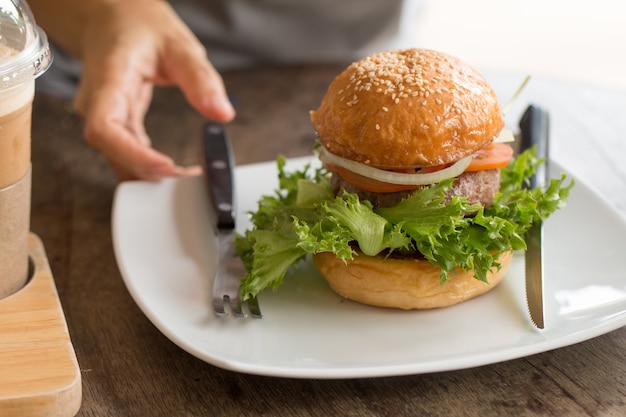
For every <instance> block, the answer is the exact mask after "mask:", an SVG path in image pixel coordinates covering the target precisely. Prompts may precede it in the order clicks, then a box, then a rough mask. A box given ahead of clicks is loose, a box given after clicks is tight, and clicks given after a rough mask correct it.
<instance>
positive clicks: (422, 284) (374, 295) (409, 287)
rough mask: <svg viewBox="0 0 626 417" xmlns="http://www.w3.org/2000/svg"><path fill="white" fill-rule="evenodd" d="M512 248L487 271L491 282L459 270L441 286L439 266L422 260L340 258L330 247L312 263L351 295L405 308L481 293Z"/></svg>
mask: <svg viewBox="0 0 626 417" xmlns="http://www.w3.org/2000/svg"><path fill="white" fill-rule="evenodd" d="M511 258H512V252H510V251H509V252H503V253H502V254H500V257H499V258H498V263H499V264H500V269H497V268H493V269H492V270H491V271H490V273H488V274H487V280H488V281H489V283H488V284H487V283H485V282H483V281H480V280H478V279H476V278H474V272H473V271H471V270H470V271H463V270H461V269H458V270H457V273H456V274H455V273H451V274H450V279H449V280H448V281H447V282H446V283H445V284H443V285H441V284H440V283H439V272H440V271H441V268H439V267H437V266H435V265H433V264H431V263H430V262H428V261H426V260H423V259H422V260H420V259H415V258H394V257H388V258H385V257H384V256H380V255H379V256H367V255H363V254H362V253H359V255H358V256H355V257H354V258H353V259H352V260H350V261H346V262H344V261H342V260H341V259H339V258H337V257H336V256H335V255H333V254H332V253H329V252H323V253H318V254H316V255H314V256H313V260H314V262H315V266H316V267H317V269H318V271H319V272H320V273H321V274H322V276H323V277H324V279H325V280H326V282H328V285H329V286H330V287H331V288H332V289H333V291H335V292H336V293H338V294H339V295H341V296H342V297H345V298H347V299H349V300H353V301H357V302H359V303H363V304H368V305H373V306H378V307H391V308H400V309H404V310H411V309H428V308H437V307H446V306H451V305H453V304H457V303H460V302H462V301H465V300H469V299H470V298H474V297H476V296H479V295H481V294H483V293H486V292H487V291H490V290H492V289H493V288H495V286H496V285H498V284H499V283H500V281H502V279H503V278H504V275H505V274H506V272H507V271H508V269H509V265H510V264H511Z"/></svg>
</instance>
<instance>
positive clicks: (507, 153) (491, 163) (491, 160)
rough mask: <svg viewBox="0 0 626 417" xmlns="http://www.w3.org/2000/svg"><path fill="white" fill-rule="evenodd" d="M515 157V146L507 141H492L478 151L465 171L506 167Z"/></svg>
mask: <svg viewBox="0 0 626 417" xmlns="http://www.w3.org/2000/svg"><path fill="white" fill-rule="evenodd" d="M512 157H513V148H512V147H510V146H509V145H507V144H506V143H492V144H491V145H489V146H487V147H486V148H484V149H481V150H480V151H478V152H476V153H475V154H474V158H473V159H472V162H471V163H470V164H469V166H468V167H467V168H466V169H465V171H484V170H486V169H494V168H502V167H505V166H506V165H507V164H508V163H509V161H510V160H511V158H512Z"/></svg>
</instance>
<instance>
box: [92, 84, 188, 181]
mask: <svg viewBox="0 0 626 417" xmlns="http://www.w3.org/2000/svg"><path fill="white" fill-rule="evenodd" d="M129 107H130V105H129V103H128V100H127V99H126V97H124V96H123V94H122V93H121V92H120V91H119V90H117V89H111V88H107V87H105V88H103V89H101V90H99V91H97V92H94V93H93V95H92V97H91V101H90V104H89V107H88V109H87V114H86V115H85V132H84V136H85V139H86V140H87V142H88V143H89V144H90V145H91V146H93V147H94V148H96V149H97V150H99V151H100V152H102V153H103V154H104V155H106V156H107V158H108V159H109V162H110V163H111V166H112V167H113V168H114V170H115V172H116V174H117V175H118V178H123V179H129V178H140V179H147V180H158V179H160V178H163V177H165V176H170V175H176V165H175V164H174V162H173V161H172V159H171V158H170V157H168V156H166V155H164V154H162V153H160V152H158V151H156V150H154V149H153V148H151V147H150V143H149V142H150V141H149V139H148V137H147V135H146V134H145V131H144V130H143V127H141V128H139V127H137V125H134V126H133V125H132V124H131V122H130V121H129V118H128V115H129V114H131V113H132V112H133V110H130V108H129ZM139 125H141V126H143V125H142V123H139ZM138 133H139V134H138Z"/></svg>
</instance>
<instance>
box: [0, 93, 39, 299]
mask: <svg viewBox="0 0 626 417" xmlns="http://www.w3.org/2000/svg"><path fill="white" fill-rule="evenodd" d="M33 93H34V81H31V82H28V83H26V84H25V85H21V86H18V87H13V88H12V89H10V90H8V91H5V92H0V298H2V297H4V296H6V295H9V294H12V293H14V292H15V291H17V290H18V289H19V288H21V287H22V286H23V285H24V283H25V282H26V280H27V278H28V231H29V230H30V227H29V224H30V192H31V180H30V174H31V172H30V171H31V168H30V165H31V162H30V147H31V138H30V130H31V113H32V112H31V107H32V99H33Z"/></svg>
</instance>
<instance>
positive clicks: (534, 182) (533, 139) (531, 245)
mask: <svg viewBox="0 0 626 417" xmlns="http://www.w3.org/2000/svg"><path fill="white" fill-rule="evenodd" d="M519 126H520V129H521V147H520V151H522V152H523V151H524V150H526V149H528V148H530V147H533V146H535V149H536V155H537V157H539V158H545V163H544V164H542V165H540V166H539V167H538V168H537V171H536V172H535V174H534V175H533V176H532V177H531V178H530V184H529V188H538V187H539V188H543V187H544V185H545V183H546V181H547V173H548V169H547V165H548V162H549V161H548V143H549V134H550V131H549V130H550V118H549V115H548V113H547V112H546V111H545V110H543V109H541V108H539V107H537V106H534V105H530V106H528V108H527V109H526V111H525V112H524V114H523V115H522V118H521V119H520V124H519ZM526 246H527V248H526V257H525V263H526V266H525V269H526V302H527V304H528V312H529V313H530V319H531V321H532V322H533V324H534V325H535V326H536V327H537V328H539V329H543V328H544V327H545V320H544V317H545V316H544V280H543V275H544V254H543V224H542V222H541V220H540V221H539V222H537V223H535V224H534V225H533V226H532V227H531V228H530V229H529V230H528V232H527V234H526Z"/></svg>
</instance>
